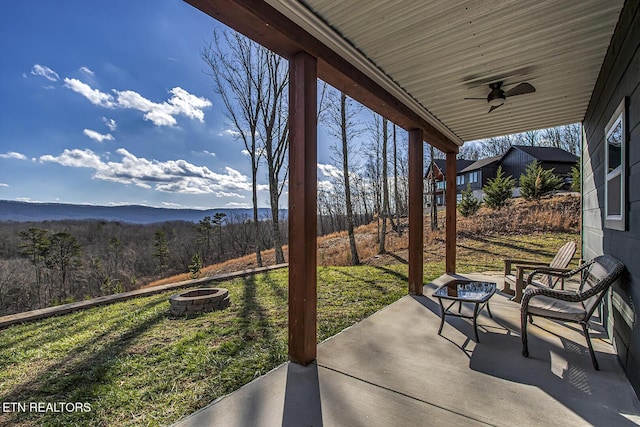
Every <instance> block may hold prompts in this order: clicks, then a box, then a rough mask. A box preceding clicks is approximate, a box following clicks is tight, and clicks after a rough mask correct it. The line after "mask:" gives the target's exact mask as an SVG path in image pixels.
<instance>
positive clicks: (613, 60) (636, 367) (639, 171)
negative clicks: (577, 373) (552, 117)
mask: <svg viewBox="0 0 640 427" xmlns="http://www.w3.org/2000/svg"><path fill="white" fill-rule="evenodd" d="M638 64H640V2H638V1H627V2H626V4H625V7H624V9H623V10H622V12H621V15H620V20H619V21H618V25H617V27H616V30H615V33H614V35H613V37H612V39H611V42H610V44H609V50H608V52H607V55H606V57H605V59H604V61H603V63H602V67H601V69H600V74H599V76H598V80H597V82H596V85H595V89H594V91H593V94H592V96H591V101H590V102H589V107H588V108H587V112H586V114H585V118H584V121H583V129H584V133H583V135H584V137H583V143H582V145H583V146H582V153H583V154H582V198H583V203H582V209H583V211H582V258H583V259H592V258H594V257H596V256H598V255H602V254H610V255H612V256H614V257H616V258H617V259H619V260H620V261H622V262H623V263H624V264H625V266H626V268H627V271H626V272H625V273H624V275H623V277H622V279H620V280H619V281H618V282H617V283H615V284H614V286H613V289H612V291H611V294H610V298H608V299H607V301H606V303H605V304H604V310H603V313H602V319H603V324H604V325H605V327H606V329H607V332H608V336H609V337H610V339H611V341H612V342H613V344H614V346H615V348H616V351H617V353H618V355H619V357H620V362H621V363H622V366H623V367H624V369H625V371H626V372H627V375H628V376H629V380H630V381H631V384H632V385H633V387H634V388H635V390H636V393H638V394H639V395H640V321H639V319H638V315H639V313H638V311H637V310H636V307H639V308H640V257H639V253H640V251H639V249H640V167H639V166H640V73H639V72H638Z"/></svg>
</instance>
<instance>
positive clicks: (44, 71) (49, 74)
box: [31, 64, 60, 82]
mask: <svg viewBox="0 0 640 427" xmlns="http://www.w3.org/2000/svg"><path fill="white" fill-rule="evenodd" d="M31 74H33V75H34V76H42V77H44V78H45V79H48V80H51V81H52V82H57V81H58V80H60V76H59V75H58V73H56V72H55V71H53V70H52V69H51V68H49V67H47V66H45V65H40V64H35V65H34V66H33V68H32V69H31Z"/></svg>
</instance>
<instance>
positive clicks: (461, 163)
mask: <svg viewBox="0 0 640 427" xmlns="http://www.w3.org/2000/svg"><path fill="white" fill-rule="evenodd" d="M433 161H434V163H435V164H436V166H438V169H440V171H441V172H442V174H443V175H446V174H447V161H446V160H445V159H434V160H433ZM473 163H474V161H473V160H465V159H458V160H456V174H458V173H460V172H461V171H462V169H464V168H466V167H467V166H469V165H471V164H473ZM427 174H428V172H427Z"/></svg>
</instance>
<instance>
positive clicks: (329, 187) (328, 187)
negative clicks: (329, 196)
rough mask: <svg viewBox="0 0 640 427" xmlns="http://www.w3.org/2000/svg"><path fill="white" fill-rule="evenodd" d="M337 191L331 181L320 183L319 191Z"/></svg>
mask: <svg viewBox="0 0 640 427" xmlns="http://www.w3.org/2000/svg"><path fill="white" fill-rule="evenodd" d="M334 190H335V185H333V183H332V182H331V181H318V191H326V192H332V191H334Z"/></svg>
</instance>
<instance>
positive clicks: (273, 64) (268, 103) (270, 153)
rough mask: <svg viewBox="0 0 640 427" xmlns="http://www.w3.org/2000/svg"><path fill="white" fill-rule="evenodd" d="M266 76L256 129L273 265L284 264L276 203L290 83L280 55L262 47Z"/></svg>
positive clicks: (284, 151) (286, 133)
mask: <svg viewBox="0 0 640 427" xmlns="http://www.w3.org/2000/svg"><path fill="white" fill-rule="evenodd" d="M261 49H262V50H263V52H262V57H263V58H264V60H265V63H266V64H265V65H266V69H265V71H266V73H267V74H266V79H265V82H264V86H263V91H262V94H261V97H260V100H259V104H260V107H261V115H262V123H261V128H260V131H259V135H260V139H261V141H262V147H261V149H262V151H263V153H264V156H265V158H266V161H267V171H268V172H267V177H268V182H269V202H270V204H271V225H272V233H273V245H274V247H275V253H276V264H282V263H284V253H283V252H282V235H281V233H280V218H279V202H280V196H281V195H282V190H283V188H284V184H285V182H286V175H287V170H288V168H287V164H286V158H287V149H288V147H289V144H288V142H289V116H288V113H287V110H286V105H287V102H286V101H287V100H286V95H287V93H286V89H287V85H288V82H289V74H288V66H287V65H288V64H287V62H286V61H285V60H284V59H283V58H282V57H280V56H278V55H276V54H275V53H273V52H270V51H267V50H266V49H264V48H261Z"/></svg>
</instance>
